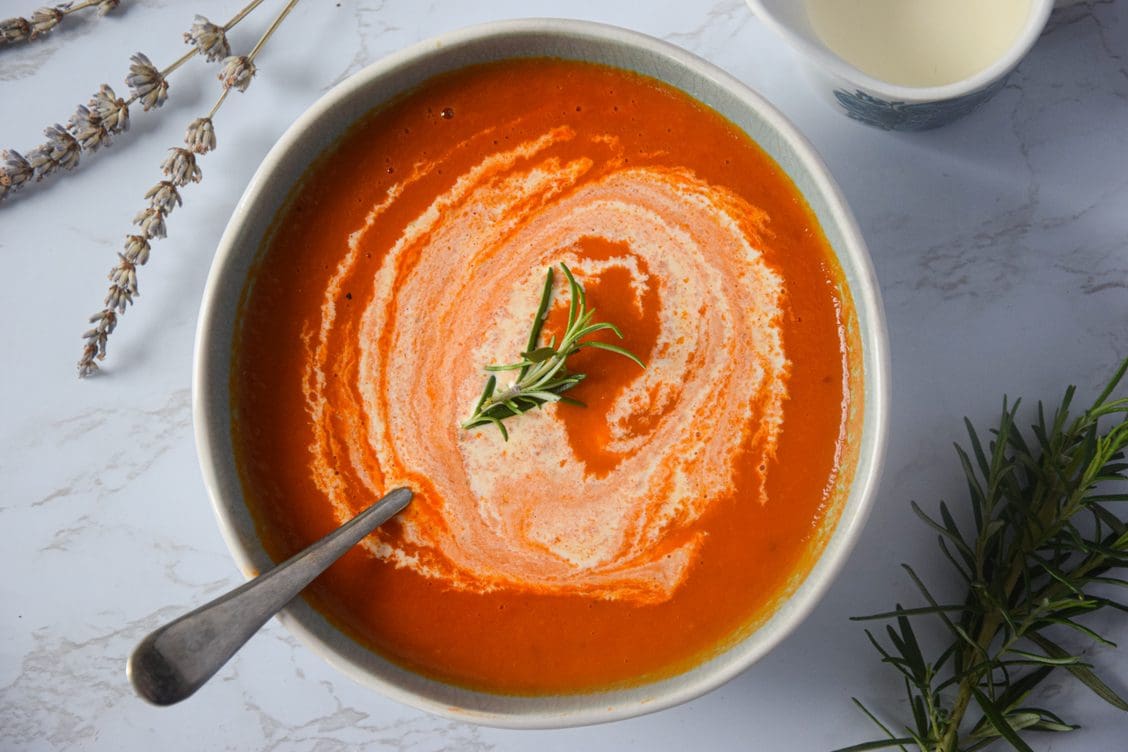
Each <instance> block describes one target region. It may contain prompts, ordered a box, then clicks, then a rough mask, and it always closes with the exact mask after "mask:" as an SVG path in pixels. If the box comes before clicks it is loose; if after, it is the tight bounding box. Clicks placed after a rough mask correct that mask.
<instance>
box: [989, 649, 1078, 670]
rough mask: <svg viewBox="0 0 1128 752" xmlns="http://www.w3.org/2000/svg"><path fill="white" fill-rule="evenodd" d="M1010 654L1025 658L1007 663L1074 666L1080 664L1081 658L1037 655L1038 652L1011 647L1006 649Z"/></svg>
mask: <svg viewBox="0 0 1128 752" xmlns="http://www.w3.org/2000/svg"><path fill="white" fill-rule="evenodd" d="M1007 652H1008V653H1010V654H1011V655H1017V656H1019V657H1020V658H1023V659H1025V660H1021V661H1007V665H1016V664H1027V665H1040V666H1076V665H1080V664H1081V659H1080V658H1078V657H1076V656H1072V655H1066V656H1062V657H1060V658H1052V657H1050V656H1048V655H1039V654H1038V653H1030V652H1027V651H1025V650H1018V649H1017V648H1011V649H1010V650H1008V651H1007Z"/></svg>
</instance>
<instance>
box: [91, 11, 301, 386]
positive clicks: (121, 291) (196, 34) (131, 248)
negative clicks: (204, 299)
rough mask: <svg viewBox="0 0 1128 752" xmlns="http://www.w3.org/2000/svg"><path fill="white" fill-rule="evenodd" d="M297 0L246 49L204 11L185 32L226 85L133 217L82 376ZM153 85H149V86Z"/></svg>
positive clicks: (101, 353)
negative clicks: (228, 107) (223, 115)
mask: <svg viewBox="0 0 1128 752" xmlns="http://www.w3.org/2000/svg"><path fill="white" fill-rule="evenodd" d="M259 2H262V0H256V2H253V3H251V4H250V5H248V6H247V7H246V8H244V9H243V11H241V12H240V15H238V16H236V18H235V19H233V21H232V22H231V23H229V24H228V25H227V26H226V27H223V29H227V28H230V27H231V26H233V25H234V23H237V22H238V19H240V18H242V16H244V15H246V14H247V13H249V12H250V11H251V10H253V9H254V6H257V5H258V3H259ZM297 4H298V0H289V2H288V3H286V5H285V6H284V7H283V8H282V10H281V11H279V13H278V15H277V16H276V17H275V18H274V21H273V22H272V23H271V24H270V26H269V27H268V28H267V29H266V31H264V32H263V34H262V36H261V37H259V40H258V42H257V43H256V44H255V46H254V48H252V49H251V51H250V52H249V53H248V54H246V55H231V54H229V53H230V48H229V47H228V45H227V40H226V38H225V37H223V35H222V31H223V29H221V28H220V27H216V26H214V25H212V24H210V23H208V21H207V19H205V18H203V17H202V16H197V17H196V23H195V24H193V26H192V30H191V31H189V32H188V33H186V34H185V35H184V39H185V41H186V42H187V43H188V44H192V45H194V46H195V47H194V51H193V53H192V54H195V53H197V52H198V53H200V54H203V55H204V56H205V57H206V58H207V59H208V60H215V59H219V58H220V57H221V56H222V63H221V65H220V72H219V75H218V78H219V80H220V82H221V83H222V85H223V91H222V92H221V93H220V95H219V98H218V99H217V100H216V102H215V104H214V105H213V106H212V108H211V110H210V111H209V112H208V113H207V115H205V116H203V117H199V118H196V119H195V120H193V121H192V122H191V123H189V124H188V129H187V131H186V132H185V135H184V143H185V145H186V146H187V148H183V147H173V148H172V149H169V153H168V156H167V157H165V160H164V162H163V163H162V164H161V172H163V173H164V175H165V179H164V180H162V181H161V182H159V183H157V184H156V185H154V186H153V187H152V188H150V189H149V191H148V192H147V193H146V194H145V198H146V199H148V200H149V206H148V207H147V208H145V209H143V210H142V211H141V212H140V213H138V214H137V216H136V217H134V219H133V224H135V225H137V227H138V230H137V233H136V234H129V235H126V238H125V247H124V251H123V252H121V253H119V254H118V264H117V265H116V266H115V267H114V268H113V269H111V270H110V274H109V280H110V286H109V290H108V292H107V293H106V298H105V300H104V302H103V303H104V304H103V308H102V310H101V311H99V312H97V313H95V314H94V315H93V316H91V317H90V323H91V324H93V327H92V328H91V329H89V330H87V331H86V333H85V334H83V335H82V337H83V339H84V340H85V344H84V346H83V349H82V357H81V358H80V359H79V361H78V375H79V376H80V377H86V376H90V375H92V374H94V373H96V372H97V371H98V370H99V366H98V363H97V361H100V360H103V359H104V358H105V357H106V343H107V340H108V339H109V336H110V334H111V333H113V331H114V329H115V328H116V327H117V322H118V318H119V317H120V316H121V315H122V314H124V313H125V309H126V307H127V306H129V305H131V304H132V303H133V300H134V298H136V297H137V296H138V295H139V294H140V293H139V291H138V287H137V267H139V266H144V265H145V263H146V262H148V260H149V253H150V251H151V249H152V244H151V241H153V240H155V239H158V238H164V237H165V235H166V232H167V228H166V225H165V219H166V218H167V217H168V215H169V214H170V213H171V212H172V210H173V209H174V208H175V207H177V206H180V205H181V203H182V199H181V196H180V189H181V188H184V187H185V186H187V185H188V184H189V183H198V182H200V180H201V179H202V178H203V173H202V171H201V170H200V167H199V165H198V164H197V156H203V155H204V154H207V153H208V152H210V151H213V150H214V149H215V148H216V137H215V125H214V118H215V115H216V113H217V112H218V111H219V108H220V107H222V106H223V103H224V102H225V101H226V100H227V97H228V95H229V94H230V93H231V90H232V89H235V90H238V91H240V92H242V91H246V90H247V87H248V86H250V83H251V79H253V78H254V75H255V72H256V70H257V69H256V67H255V62H254V61H255V58H256V57H257V56H258V54H259V53H260V52H261V51H262V48H263V46H264V45H265V44H266V42H267V40H269V39H270V37H271V36H272V35H273V34H274V32H275V31H276V30H277V29H278V26H279V25H280V24H281V23H282V21H283V20H284V19H285V18H286V16H287V15H289V13H290V11H291V10H293V9H294V6H295V5H297ZM220 37H223V38H222V39H220ZM224 53H228V54H224ZM154 90H155V89H150V91H154ZM157 106H159V105H157Z"/></svg>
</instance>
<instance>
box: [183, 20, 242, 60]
mask: <svg viewBox="0 0 1128 752" xmlns="http://www.w3.org/2000/svg"><path fill="white" fill-rule="evenodd" d="M184 41H185V42H186V43H187V44H190V45H193V46H195V48H196V49H197V50H199V51H200V54H201V55H203V56H204V58H206V59H207V61H208V62H209V63H214V62H215V61H216V60H222V59H224V58H225V57H228V56H229V55H230V54H231V45H229V44H228V43H227V32H226V31H224V30H223V27H222V26H216V25H215V24H213V23H212V22H211V21H209V20H208V19H206V18H204V17H203V16H199V15H198V16H196V21H195V23H193V24H192V28H191V29H190V30H188V31H186V32H184Z"/></svg>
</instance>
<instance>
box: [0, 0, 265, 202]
mask: <svg viewBox="0 0 1128 752" xmlns="http://www.w3.org/2000/svg"><path fill="white" fill-rule="evenodd" d="M118 2H119V0H101V2H95V1H94V0H87V2H83V3H81V4H79V5H70V4H65V6H62V5H61V6H56V9H55V10H58V11H59V12H60V13H64V15H65V14H66V13H73V12H75V11H78V10H81V9H83V8H87V7H93V6H95V5H97V6H102V5H105V6H106V8H107V10H109V9H112V8H113V7H116V6H117V4H118ZM262 2H263V0H252V2H250V3H248V4H247V5H246V6H245V7H244V8H243V9H242V10H240V11H239V12H238V13H237V14H236V15H235V16H234V17H233V18H232V19H231V20H230V21H228V22H227V23H226V24H224V25H223V26H217V25H215V24H213V23H211V22H210V21H208V19H206V18H204V17H203V16H199V15H198V16H196V18H195V22H194V23H193V24H192V28H191V30H189V31H188V32H187V33H185V34H184V41H185V42H186V43H187V44H189V45H190V46H191V49H190V50H189V51H188V52H186V53H185V54H184V55H181V56H180V58H178V59H177V60H175V61H174V62H173V63H172V64H171V65H169V66H167V67H165V68H163V69H158V68H157V66H156V65H154V64H153V62H152V61H151V60H150V59H149V58H148V57H147V56H146V55H145V54H143V53H141V52H137V53H135V54H134V55H132V56H131V57H130V59H129V60H130V65H129V74H128V75H127V76H126V78H125V84H126V86H127V87H128V89H129V92H130V96H129V98H128V99H122V98H120V97H118V96H117V95H116V94H115V92H114V90H113V89H112V88H110V87H109V86H108V85H106V84H102V86H101V87H100V88H99V90H98V92H97V93H95V94H94V96H93V97H92V98H91V99H90V101H89V102H88V103H87V104H86V105H81V104H80V105H78V107H77V108H76V109H75V111H74V114H72V115H71V116H70V119H69V120H67V124H66V126H63V125H60V124H58V123H56V124H54V125H52V126H50V127H48V128H47V129H46V130H45V131H44V135H45V136H46V137H47V141H46V142H45V143H43V144H41V145H39V146H37V147H35V148H34V149H32V150H31V151H29V152H27V154H26V156H25V155H24V154H21V153H20V152H18V151H16V150H15V149H2V150H0V202H3V201H4V199H5V198H7V197H8V196H9V195H11V194H14V193H16V192H17V191H19V190H20V189H21V188H23V187H24V186H26V185H27V184H28V183H31V182H39V181H41V180H43V179H44V178H47V177H50V176H51V175H54V174H56V173H58V172H60V171H68V170H72V169H74V168H75V167H77V166H78V164H79V161H80V158H81V156H82V154H83V152H90V153H93V152H95V151H97V150H98V149H99V148H100V147H102V146H110V145H111V143H112V137H113V136H114V135H117V134H119V133H124V132H125V131H127V130H129V108H130V107H131V106H132V105H133V104H135V103H138V102H139V103H140V104H141V109H142V110H143V111H145V112H148V111H149V110H153V109H157V108H158V107H160V106H161V105H163V104H164V103H165V101H166V100H167V99H168V90H169V82H168V77H169V76H170V75H171V74H172V73H173V72H175V71H176V70H177V69H178V68H180V67H181V66H182V65H184V64H185V63H187V62H188V61H189V60H191V59H192V58H193V57H195V56H196V55H203V56H204V58H205V59H206V60H208V61H209V62H214V61H216V60H220V59H223V58H225V57H227V56H229V55H230V49H231V48H230V45H229V44H228V42H227V32H228V31H230V30H231V29H232V28H234V27H235V26H236V25H237V24H238V23H239V22H240V21H242V20H243V18H245V17H246V16H247V15H248V14H249V13H250V12H251V11H253V10H254V9H255V8H257V7H258V6H259V5H260V4H261V3H262ZM99 10H101V7H99ZM36 13H39V11H36ZM22 20H24V19H9V20H8V21H0V40H4V39H5V38H7V36H10V35H14V34H16V32H17V31H19V29H22V25H21V24H19V23H16V22H17V21H22ZM28 23H29V24H30V21H29V22H28ZM44 23H46V21H44ZM56 23H57V21H56ZM6 30H10V33H9V31H6ZM29 33H30V32H29ZM0 43H3V42H2V41H0Z"/></svg>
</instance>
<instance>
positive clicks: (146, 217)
mask: <svg viewBox="0 0 1128 752" xmlns="http://www.w3.org/2000/svg"><path fill="white" fill-rule="evenodd" d="M133 224H135V225H137V226H139V227H140V228H141V234H142V235H144V236H145V237H146V238H163V237H167V236H168V233H167V231H166V229H165V218H164V212H162V211H160V210H159V209H154V208H153V207H152V206H150V207H148V208H147V209H142V210H141V211H140V212H139V213H138V214H137V216H136V217H134V218H133Z"/></svg>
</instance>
